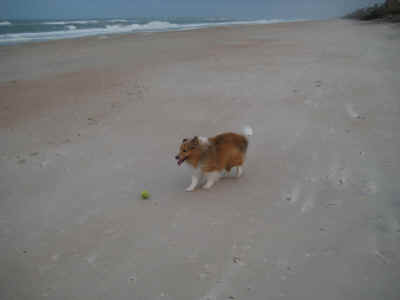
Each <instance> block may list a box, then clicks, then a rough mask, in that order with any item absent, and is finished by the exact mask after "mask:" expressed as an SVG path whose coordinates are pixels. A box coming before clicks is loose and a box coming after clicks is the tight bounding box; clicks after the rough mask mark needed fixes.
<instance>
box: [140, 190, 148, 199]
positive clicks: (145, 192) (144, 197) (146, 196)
mask: <svg viewBox="0 0 400 300" xmlns="http://www.w3.org/2000/svg"><path fill="white" fill-rule="evenodd" d="M141 196H142V199H148V198H150V193H149V191H147V190H144V191H142V193H141Z"/></svg>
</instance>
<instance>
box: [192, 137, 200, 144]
mask: <svg viewBox="0 0 400 300" xmlns="http://www.w3.org/2000/svg"><path fill="white" fill-rule="evenodd" d="M198 144H199V138H198V137H197V136H195V137H194V138H193V139H192V145H193V146H197V145H198Z"/></svg>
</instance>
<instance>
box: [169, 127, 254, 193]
mask: <svg viewBox="0 0 400 300" xmlns="http://www.w3.org/2000/svg"><path fill="white" fill-rule="evenodd" d="M252 135H253V129H252V128H251V127H250V126H246V127H244V128H243V133H242V134H238V133H233V132H227V133H222V134H218V135H216V136H214V137H210V138H206V137H197V136H195V137H193V138H190V139H188V138H185V139H183V141H182V144H181V145H180V148H179V154H178V155H176V156H175V159H176V160H177V163H178V165H179V166H180V165H182V164H183V163H184V162H185V163H186V164H188V165H189V166H191V167H192V168H193V170H194V172H193V175H192V183H191V184H190V186H189V187H188V188H187V189H186V191H187V192H192V191H194V190H195V189H196V187H197V186H198V185H199V183H200V181H201V180H202V177H203V176H205V177H206V183H205V184H204V185H203V188H204V189H210V188H211V187H212V186H213V185H214V184H215V183H216V182H217V181H218V180H219V179H220V178H221V177H222V176H223V174H224V172H228V173H229V172H230V171H231V169H232V168H236V177H237V178H239V177H240V176H241V175H242V174H243V163H244V161H245V157H246V152H247V148H248V144H249V137H250V136H252Z"/></svg>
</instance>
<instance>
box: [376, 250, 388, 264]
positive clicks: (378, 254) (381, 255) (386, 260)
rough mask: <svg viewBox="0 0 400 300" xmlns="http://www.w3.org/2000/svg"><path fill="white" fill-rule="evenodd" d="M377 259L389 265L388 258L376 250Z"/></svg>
mask: <svg viewBox="0 0 400 300" xmlns="http://www.w3.org/2000/svg"><path fill="white" fill-rule="evenodd" d="M374 254H375V255H376V256H377V257H379V258H380V259H381V260H382V261H383V262H384V263H385V264H389V263H390V262H389V260H388V259H387V257H386V256H384V255H383V254H382V253H381V252H380V251H378V250H376V251H375V253H374Z"/></svg>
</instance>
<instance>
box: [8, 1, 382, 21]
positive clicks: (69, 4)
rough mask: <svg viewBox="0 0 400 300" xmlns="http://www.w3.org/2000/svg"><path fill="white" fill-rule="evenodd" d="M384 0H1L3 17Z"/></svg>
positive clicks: (336, 9)
mask: <svg viewBox="0 0 400 300" xmlns="http://www.w3.org/2000/svg"><path fill="white" fill-rule="evenodd" d="M381 2H384V1H383V0H0V19H76V18H114V17H138V16H142V17H143V16H145V17H166V16H176V17H180V16H190V17H204V16H207V17H210V16H221V17H234V18H329V17H335V16H342V15H344V14H346V13H347V12H350V11H353V10H354V9H356V8H360V7H365V6H368V5H371V4H374V3H381Z"/></svg>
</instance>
